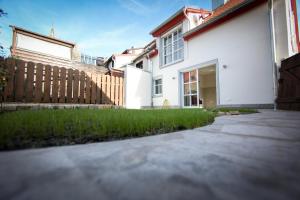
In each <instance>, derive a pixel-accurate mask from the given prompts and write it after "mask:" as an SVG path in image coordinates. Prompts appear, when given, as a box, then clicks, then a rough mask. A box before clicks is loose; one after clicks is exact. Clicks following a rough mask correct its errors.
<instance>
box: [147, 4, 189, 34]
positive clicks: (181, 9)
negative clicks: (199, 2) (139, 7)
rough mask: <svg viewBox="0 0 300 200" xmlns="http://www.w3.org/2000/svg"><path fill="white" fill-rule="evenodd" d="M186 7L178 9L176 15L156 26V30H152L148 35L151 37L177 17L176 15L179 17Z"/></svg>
mask: <svg viewBox="0 0 300 200" xmlns="http://www.w3.org/2000/svg"><path fill="white" fill-rule="evenodd" d="M186 8H187V7H186V6H183V7H182V8H180V9H179V10H178V11H177V12H176V13H174V14H173V15H172V16H171V17H169V18H167V19H166V20H165V21H164V22H163V23H161V24H160V25H158V26H157V27H156V28H154V29H153V30H152V31H151V32H150V35H153V33H154V32H156V31H157V30H159V29H160V28H161V27H163V26H164V25H166V24H167V23H169V22H170V21H171V20H173V19H174V18H175V17H177V16H178V15H180V14H181V13H182V12H183V11H184V9H186Z"/></svg>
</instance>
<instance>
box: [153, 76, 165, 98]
mask: <svg viewBox="0 0 300 200" xmlns="http://www.w3.org/2000/svg"><path fill="white" fill-rule="evenodd" d="M157 80H161V84H156V81H157ZM156 86H161V93H156ZM162 94H163V79H162V77H156V78H153V96H154V97H158V96H162Z"/></svg>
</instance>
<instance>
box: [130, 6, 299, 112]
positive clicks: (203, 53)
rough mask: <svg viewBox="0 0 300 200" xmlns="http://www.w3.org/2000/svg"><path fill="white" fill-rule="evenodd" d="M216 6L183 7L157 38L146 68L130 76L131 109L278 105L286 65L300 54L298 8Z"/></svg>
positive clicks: (132, 71) (133, 68)
mask: <svg viewBox="0 0 300 200" xmlns="http://www.w3.org/2000/svg"><path fill="white" fill-rule="evenodd" d="M212 5H213V6H214V7H213V10H212V11H207V10H203V9H196V8H186V7H184V8H182V9H180V10H179V11H178V12H176V13H175V14H174V15H173V16H171V17H170V18H169V19H167V20H165V21H164V22H163V23H162V24H161V25H159V26H158V27H156V28H155V29H154V30H153V31H151V34H152V36H153V37H154V38H155V49H154V50H152V51H151V52H149V53H147V54H146V55H145V56H144V59H145V60H146V61H145V63H148V65H147V67H144V68H143V69H139V68H137V66H136V64H137V63H132V64H131V65H127V67H126V69H125V80H126V83H125V91H126V96H125V105H126V107H128V108H142V107H152V106H153V107H161V106H163V105H166V104H167V105H169V106H170V107H215V106H218V107H255V108H272V107H274V106H276V105H275V103H274V102H275V99H276V94H277V80H278V70H279V68H280V61H281V60H282V59H284V58H287V57H289V56H291V55H294V54H296V53H298V51H299V50H298V49H299V32H298V22H297V12H296V1H295V0H227V1H215V0H213V1H212ZM150 55H151V56H150Z"/></svg>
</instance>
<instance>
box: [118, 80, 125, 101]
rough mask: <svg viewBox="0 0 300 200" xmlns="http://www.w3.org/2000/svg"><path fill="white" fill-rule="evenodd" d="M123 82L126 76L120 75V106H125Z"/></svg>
mask: <svg viewBox="0 0 300 200" xmlns="http://www.w3.org/2000/svg"><path fill="white" fill-rule="evenodd" d="M123 82H124V78H123V77H120V103H119V104H120V106H123V103H124V101H123V98H124V85H123Z"/></svg>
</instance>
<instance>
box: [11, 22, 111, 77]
mask: <svg viewBox="0 0 300 200" xmlns="http://www.w3.org/2000/svg"><path fill="white" fill-rule="evenodd" d="M11 28H12V31H13V40H12V47H11V56H12V57H16V58H19V59H22V60H25V61H32V62H35V63H42V64H45V65H53V66H59V67H66V68H74V69H79V70H84V71H88V72H94V71H97V72H103V73H105V72H107V69H106V68H104V67H103V66H102V67H101V66H97V65H96V60H95V58H92V57H90V56H86V55H81V54H80V52H79V50H78V48H77V46H76V45H75V44H74V43H72V42H67V41H63V40H60V39H57V38H55V37H54V29H53V28H52V29H51V34H50V35H51V36H45V35H42V34H39V33H35V32H32V31H29V30H25V29H23V28H20V27H16V26H11Z"/></svg>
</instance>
